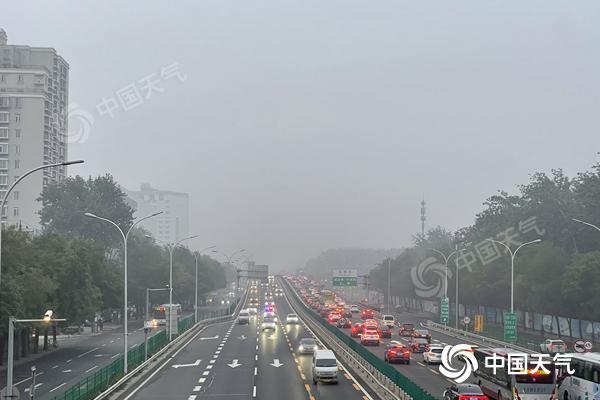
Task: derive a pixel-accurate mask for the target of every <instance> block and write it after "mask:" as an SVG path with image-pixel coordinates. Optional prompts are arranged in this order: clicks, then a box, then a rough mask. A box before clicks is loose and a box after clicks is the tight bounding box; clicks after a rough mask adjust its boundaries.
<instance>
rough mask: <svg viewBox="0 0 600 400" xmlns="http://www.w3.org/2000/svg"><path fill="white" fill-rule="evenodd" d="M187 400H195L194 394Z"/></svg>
mask: <svg viewBox="0 0 600 400" xmlns="http://www.w3.org/2000/svg"><path fill="white" fill-rule="evenodd" d="M188 400H196V395H195V394H192V395H190V397H188Z"/></svg>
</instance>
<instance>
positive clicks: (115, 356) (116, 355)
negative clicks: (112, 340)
mask: <svg viewBox="0 0 600 400" xmlns="http://www.w3.org/2000/svg"><path fill="white" fill-rule="evenodd" d="M119 354H121V353H117V354H115V355H114V356H112V357H111V358H110V359H111V360H112V359H113V358H117V357H118V356H119Z"/></svg>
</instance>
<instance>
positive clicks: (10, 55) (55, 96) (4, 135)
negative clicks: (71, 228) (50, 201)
mask: <svg viewBox="0 0 600 400" xmlns="http://www.w3.org/2000/svg"><path fill="white" fill-rule="evenodd" d="M68 101H69V64H67V62H66V61H65V60H64V59H63V58H62V57H61V56H59V55H58V54H57V53H56V50H54V49H52V48H47V47H30V46H22V45H9V44H7V37H6V32H5V31H4V30H3V29H0V199H1V198H3V197H4V195H5V193H6V190H7V189H8V187H9V186H10V185H11V184H12V183H13V182H14V181H15V180H16V179H18V177H19V176H20V175H21V174H23V173H24V172H26V171H28V170H30V169H32V168H35V167H38V166H40V165H43V164H51V163H56V162H62V161H65V160H66V158H67V140H66V138H67V107H68ZM66 173H67V171H66V167H56V168H51V169H45V170H42V171H40V172H37V173H34V174H32V175H31V176H28V177H27V179H25V180H23V181H22V182H20V183H19V185H18V186H16V187H15V189H14V191H13V192H12V193H11V194H10V197H9V198H8V199H7V207H6V208H5V209H4V210H2V223H3V224H8V225H20V226H21V227H22V228H24V229H38V228H39V219H40V218H39V215H38V212H39V210H40V209H41V203H40V202H39V201H37V199H38V198H39V196H40V193H41V192H42V189H43V188H44V187H45V186H46V185H48V184H50V183H55V182H60V181H62V180H64V179H65V176H66Z"/></svg>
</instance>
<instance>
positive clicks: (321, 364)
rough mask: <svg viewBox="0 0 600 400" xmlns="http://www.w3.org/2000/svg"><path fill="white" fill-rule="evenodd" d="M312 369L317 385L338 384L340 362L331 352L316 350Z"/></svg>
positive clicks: (313, 378)
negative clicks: (319, 383) (321, 383)
mask: <svg viewBox="0 0 600 400" xmlns="http://www.w3.org/2000/svg"><path fill="white" fill-rule="evenodd" d="M311 369H312V380H313V384H315V385H316V384H317V383H318V382H332V383H337V382H338V374H339V368H338V362H337V359H336V358H335V354H333V351H331V350H315V352H314V353H313V359H312V368H311Z"/></svg>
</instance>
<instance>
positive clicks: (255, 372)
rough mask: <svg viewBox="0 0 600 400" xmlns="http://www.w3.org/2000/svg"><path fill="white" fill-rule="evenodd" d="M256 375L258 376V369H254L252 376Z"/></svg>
mask: <svg viewBox="0 0 600 400" xmlns="http://www.w3.org/2000/svg"><path fill="white" fill-rule="evenodd" d="M256 374H258V368H256V367H254V376H256Z"/></svg>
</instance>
